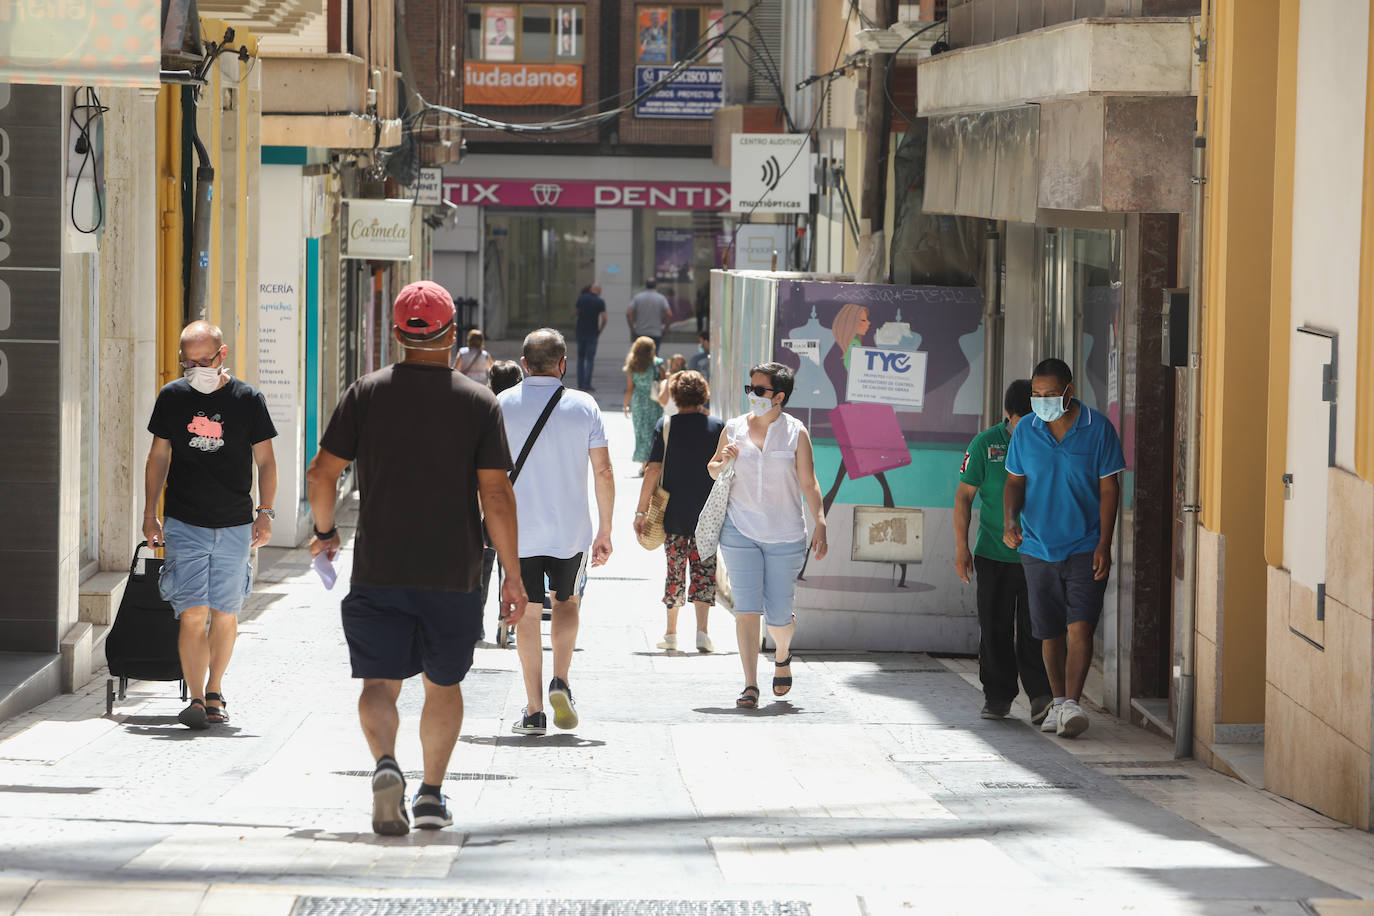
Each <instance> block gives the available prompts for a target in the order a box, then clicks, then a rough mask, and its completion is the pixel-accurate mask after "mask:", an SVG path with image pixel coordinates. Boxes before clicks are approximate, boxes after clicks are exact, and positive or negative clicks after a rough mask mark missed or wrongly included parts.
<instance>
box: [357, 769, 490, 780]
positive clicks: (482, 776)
mask: <svg viewBox="0 0 1374 916" xmlns="http://www.w3.org/2000/svg"><path fill="white" fill-rule="evenodd" d="M372 773H373V771H372V770H334V771H333V775H335V776H371V775H372ZM424 776H425V774H424V771H423V770H406V771H405V777H406V779H423V778H424ZM444 778H445V779H451V780H453V781H454V782H505V781H506V780H508V779H514V778H515V777H514V776H507V775H506V774H504V773H445V774H444Z"/></svg>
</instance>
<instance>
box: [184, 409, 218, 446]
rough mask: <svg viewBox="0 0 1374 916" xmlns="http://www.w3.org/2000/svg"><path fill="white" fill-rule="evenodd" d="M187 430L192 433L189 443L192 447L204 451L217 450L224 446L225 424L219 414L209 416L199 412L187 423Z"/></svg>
mask: <svg viewBox="0 0 1374 916" xmlns="http://www.w3.org/2000/svg"><path fill="white" fill-rule="evenodd" d="M186 430H187V432H190V433H191V434H192V435H191V441H190V443H189V444H190V446H191V448H198V449H200V450H201V451H202V452H217V451H219V450H220V449H221V448H223V447H224V424H223V423H221V422H220V416H219V414H215V415H214V416H213V417H207V416H206V415H205V414H203V413H198V414H196V415H195V416H194V417H192V418H191V422H190V423H187V424H186Z"/></svg>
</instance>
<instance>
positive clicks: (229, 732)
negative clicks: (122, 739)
mask: <svg viewBox="0 0 1374 916" xmlns="http://www.w3.org/2000/svg"><path fill="white" fill-rule="evenodd" d="M130 718H135V717H133V716H130ZM137 718H150V719H161V718H164V717H163V716H147V717H143V716H139V717H137ZM173 721H176V720H175V719H173ZM126 724H127V723H126ZM124 731H125V732H126V733H128V734H130V735H146V736H147V737H149V738H154V739H156V740H158V741H203V740H205V739H207V738H261V737H262V735H259V734H256V733H254V732H245V731H244V730H243V729H241V728H239V727H238V726H237V725H215V726H211V727H210V728H206V729H201V730H199V731H197V730H195V729H190V728H187V727H186V726H184V725H181V724H177V725H169V726H161V725H135V726H134V727H133V728H126V729H124Z"/></svg>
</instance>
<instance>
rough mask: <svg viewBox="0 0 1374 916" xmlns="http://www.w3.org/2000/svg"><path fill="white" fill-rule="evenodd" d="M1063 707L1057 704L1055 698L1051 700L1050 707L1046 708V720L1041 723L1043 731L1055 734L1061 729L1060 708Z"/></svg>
mask: <svg viewBox="0 0 1374 916" xmlns="http://www.w3.org/2000/svg"><path fill="white" fill-rule="evenodd" d="M1062 708H1063V707H1062V706H1055V705H1054V701H1053V700H1051V701H1050V707H1049V709H1047V710H1045V720H1044V721H1043V722H1041V723H1040V730H1041V731H1042V732H1049V733H1050V734H1054V733H1055V732H1057V731H1058V730H1059V710H1061V709H1062Z"/></svg>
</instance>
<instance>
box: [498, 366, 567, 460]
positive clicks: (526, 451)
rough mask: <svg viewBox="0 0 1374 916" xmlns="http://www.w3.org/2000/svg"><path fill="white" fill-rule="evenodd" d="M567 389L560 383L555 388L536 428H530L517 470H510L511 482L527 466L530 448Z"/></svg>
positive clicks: (535, 425)
mask: <svg viewBox="0 0 1374 916" xmlns="http://www.w3.org/2000/svg"><path fill="white" fill-rule="evenodd" d="M566 390H567V389H566V388H564V387H563V386H562V385H559V386H558V388H557V389H555V390H554V393H553V397H551V398H549V403H547V404H545V405H544V412H543V413H541V414H540V415H539V419H538V420H536V421H535V423H534V429H532V430H530V435H529V438H528V439H526V440H525V447H524V448H522V449H520V457H519V458H516V459H515V470H513V471H511V472H510V482H511V483H512V484H514V483H515V478H517V477H519V476H520V469H521V468H523V467H524V466H525V459H526V458H528V457H529V456H530V449H532V448H534V440H535V439H538V438H539V434H540V433H542V432H543V431H544V424H545V423H548V422H549V417H550V416H551V415H552V414H553V409H554V408H555V407H557V406H558V399H559V398H561V397H563V392H564V391H566Z"/></svg>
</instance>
